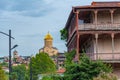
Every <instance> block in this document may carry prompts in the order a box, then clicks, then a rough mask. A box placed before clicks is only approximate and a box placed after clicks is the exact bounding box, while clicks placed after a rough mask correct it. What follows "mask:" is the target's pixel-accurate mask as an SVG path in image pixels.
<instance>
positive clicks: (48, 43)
mask: <svg viewBox="0 0 120 80" xmlns="http://www.w3.org/2000/svg"><path fill="white" fill-rule="evenodd" d="M39 52H45V53H47V54H48V55H49V56H50V57H52V56H56V55H57V54H58V50H57V48H56V47H53V37H52V36H51V35H50V33H49V32H48V34H47V35H45V38H44V47H43V48H41V49H40V50H39Z"/></svg>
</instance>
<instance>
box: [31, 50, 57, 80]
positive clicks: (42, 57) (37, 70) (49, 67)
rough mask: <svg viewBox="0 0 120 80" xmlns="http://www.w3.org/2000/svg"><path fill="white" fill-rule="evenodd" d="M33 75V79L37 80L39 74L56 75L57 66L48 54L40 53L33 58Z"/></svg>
mask: <svg viewBox="0 0 120 80" xmlns="http://www.w3.org/2000/svg"><path fill="white" fill-rule="evenodd" d="M31 64H32V73H33V79H34V80H36V79H37V75H38V74H49V73H54V72H55V70H56V66H55V64H54V62H53V61H52V59H51V58H50V57H49V56H48V54H47V53H43V52H41V53H39V54H36V56H35V57H32V61H31Z"/></svg>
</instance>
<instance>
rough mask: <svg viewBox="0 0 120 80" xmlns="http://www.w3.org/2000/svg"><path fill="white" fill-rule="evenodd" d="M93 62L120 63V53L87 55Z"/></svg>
mask: <svg viewBox="0 0 120 80" xmlns="http://www.w3.org/2000/svg"><path fill="white" fill-rule="evenodd" d="M86 54H87V56H88V57H89V58H90V59H91V60H101V61H104V62H119V63H120V53H86Z"/></svg>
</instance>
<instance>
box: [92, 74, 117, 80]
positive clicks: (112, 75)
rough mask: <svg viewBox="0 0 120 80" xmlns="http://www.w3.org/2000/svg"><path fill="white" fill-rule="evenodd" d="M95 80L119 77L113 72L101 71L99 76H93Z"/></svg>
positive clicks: (110, 79) (115, 79) (111, 79)
mask: <svg viewBox="0 0 120 80" xmlns="http://www.w3.org/2000/svg"><path fill="white" fill-rule="evenodd" d="M93 80H117V77H116V76H115V75H114V74H111V73H107V74H106V73H101V74H100V75H99V76H98V77H95V78H93Z"/></svg>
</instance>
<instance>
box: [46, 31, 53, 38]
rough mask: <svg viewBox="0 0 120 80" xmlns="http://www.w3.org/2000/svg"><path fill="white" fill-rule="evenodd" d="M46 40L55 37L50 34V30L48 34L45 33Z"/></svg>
mask: <svg viewBox="0 0 120 80" xmlns="http://www.w3.org/2000/svg"><path fill="white" fill-rule="evenodd" d="M44 39H45V40H53V37H52V36H51V35H50V34H49V32H48V34H47V35H45V38H44Z"/></svg>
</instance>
